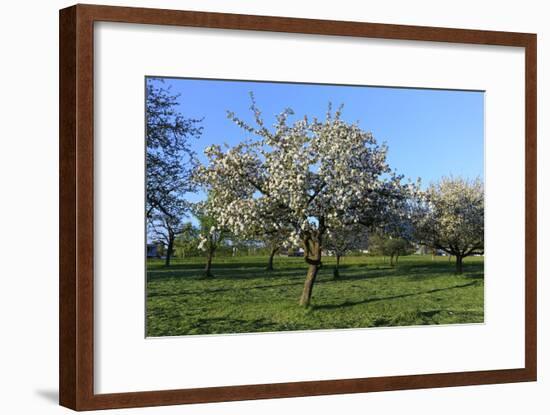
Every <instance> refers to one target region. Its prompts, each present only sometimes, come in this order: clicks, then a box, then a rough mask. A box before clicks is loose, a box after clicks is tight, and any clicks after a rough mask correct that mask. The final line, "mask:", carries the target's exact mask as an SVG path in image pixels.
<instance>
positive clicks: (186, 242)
mask: <svg viewBox="0 0 550 415" xmlns="http://www.w3.org/2000/svg"><path fill="white" fill-rule="evenodd" d="M199 234H200V230H199V229H198V228H196V227H195V226H193V224H192V223H191V222H187V223H185V224H184V225H183V227H182V228H181V231H180V233H179V234H178V235H177V237H176V240H175V241H174V247H175V252H176V254H177V256H179V257H181V258H185V257H186V256H190V255H191V256H192V255H194V254H196V253H197V251H198V245H199V243H200V239H199Z"/></svg>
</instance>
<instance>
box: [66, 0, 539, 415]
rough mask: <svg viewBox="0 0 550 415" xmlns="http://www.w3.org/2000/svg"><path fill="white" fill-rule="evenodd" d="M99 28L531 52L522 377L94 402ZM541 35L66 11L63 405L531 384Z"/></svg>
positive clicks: (173, 393) (402, 380)
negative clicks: (165, 28) (148, 27)
mask: <svg viewBox="0 0 550 415" xmlns="http://www.w3.org/2000/svg"><path fill="white" fill-rule="evenodd" d="M96 21H110V22H122V23H140V24H155V25H174V26H193V27H205V28H222V29H241V30H256V31H272V32H289V33H306V34H322V35H338V36H355V37H366V38H383V39H403V40H419V41H432V42H450V43H470V44H481V45H502V46H516V47H521V48H525V158H526V159H525V169H526V171H525V212H526V216H525V227H526V228H525V229H526V234H525V248H526V249H525V251H526V257H525V367H524V368H520V369H502V370H489V371H473V372H453V373H441V374H422V375H411V376H388V377H374V378H359V379H338V380H324V381H309V382H291V383H276V384H263V385H241V386H226V387H208V388H198V389H181V390H161V391H149V392H127V393H116V394H95V393H94V388H93V377H94V369H93V368H94V361H93V348H94V345H93V344H94V332H93V320H94V317H93V315H94V310H93V304H94V301H93V294H94V290H93V288H94V282H93V275H94V264H93V240H94V234H93V229H94V226H93V224H94V204H93V180H94V172H93V158H94V140H93V134H94V133H93V121H94V114H93V91H94V87H93V60H94V57H93V30H94V29H93V27H94V22H96ZM536 51H537V38H536V35H535V34H527V33H509V32H494V31H480V30H464V29H447V28H434V27H416V26H400V25H388V24H372V23H357V22H343V21H327V20H309V19H295V18H282V17H265V16H250V15H237V14H222V13H204V12H191V11H174V10H159V9H143V8H126V7H108V6H95V5H76V6H72V7H69V8H66V9H63V10H61V11H60V62H59V64H60V111H59V124H60V125H59V127H60V147H59V162H60V169H59V174H60V178H59V187H60V199H59V202H60V220H59V222H60V228H59V233H60V242H59V243H60V247H59V248H60V273H59V285H60V287H59V295H60V302H59V313H60V323H59V324H60V325H59V333H60V334H59V346H60V347H59V360H60V367H59V389H60V390H59V397H60V404H61V405H63V406H66V407H69V408H72V409H75V410H93V409H106V408H128V407H140V406H155V405H173V404H182V403H198V402H219V401H236V400H246V399H265V398H283V397H296V396H312V395H326V394H342V393H357V392H373V391H386V390H401V389H416V388H436V387H448V386H463V385H480V384H489V383H508V382H524V381H534V380H536V378H537V323H536V318H537V314H536V311H537V305H536V304H537V303H536V262H537V260H536V248H537V245H536V232H537V230H536V222H537V219H536V198H537V195H536V170H537V168H536V162H537V159H536V128H537V122H536V117H537V109H536V105H537V95H536V67H537V63H536V59H537V57H536V56H537V55H536V54H537V52H536Z"/></svg>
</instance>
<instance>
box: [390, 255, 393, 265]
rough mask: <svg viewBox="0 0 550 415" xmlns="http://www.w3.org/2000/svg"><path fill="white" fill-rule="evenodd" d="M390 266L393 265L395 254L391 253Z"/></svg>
mask: <svg viewBox="0 0 550 415" xmlns="http://www.w3.org/2000/svg"><path fill="white" fill-rule="evenodd" d="M390 267H393V255H390Z"/></svg>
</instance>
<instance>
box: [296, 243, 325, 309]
mask: <svg viewBox="0 0 550 415" xmlns="http://www.w3.org/2000/svg"><path fill="white" fill-rule="evenodd" d="M312 244H313V249H312V252H307V250H306V262H307V263H308V264H309V266H308V269H307V275H306V280H305V282H304V290H303V291H302V296H301V297H300V305H302V306H305V307H308V306H309V303H310V301H311V293H312V291H313V284H314V283H315V278H316V277H317V272H318V271H319V267H320V265H321V243H320V241H315V242H313V243H312ZM311 254H313V256H310V255H311Z"/></svg>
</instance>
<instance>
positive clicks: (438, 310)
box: [147, 255, 483, 336]
mask: <svg viewBox="0 0 550 415" xmlns="http://www.w3.org/2000/svg"><path fill="white" fill-rule="evenodd" d="M266 262H267V258H266V257H235V258H216V259H215V260H214V268H213V271H214V274H215V277H214V278H210V279H205V278H203V276H202V270H203V267H204V265H203V264H204V258H189V259H175V260H173V263H172V265H171V266H170V267H169V268H165V267H164V265H163V261H161V260H150V261H149V262H148V272H147V275H148V282H147V335H148V336H177V335H189V334H214V333H248V332H262V331H263V332H266V331H286V330H313V329H336V328H356V327H387V326H405V325H425V324H453V323H481V322H483V257H473V258H467V259H466V260H465V264H464V273H463V274H462V275H455V274H454V264H453V263H452V262H451V263H449V262H448V258H446V257H436V258H435V259H434V260H432V258H431V256H417V255H412V256H407V257H401V258H400V259H399V264H398V265H397V266H395V267H393V268H392V267H390V266H389V264H388V263H387V261H386V262H384V260H383V259H382V258H381V257H367V256H360V257H359V256H358V257H345V258H344V259H343V260H342V265H341V270H340V279H338V280H334V279H333V276H332V266H333V264H334V258H331V257H325V258H324V259H323V267H322V269H321V271H320V273H319V275H318V278H317V282H316V284H315V287H314V288H313V296H312V303H311V304H312V305H311V306H310V307H309V308H307V309H306V308H302V307H300V306H299V305H298V299H299V297H300V294H301V290H302V286H303V282H304V277H305V272H306V265H305V263H304V259H303V258H288V257H276V258H275V268H276V269H275V271H273V272H267V271H265V265H266Z"/></svg>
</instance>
